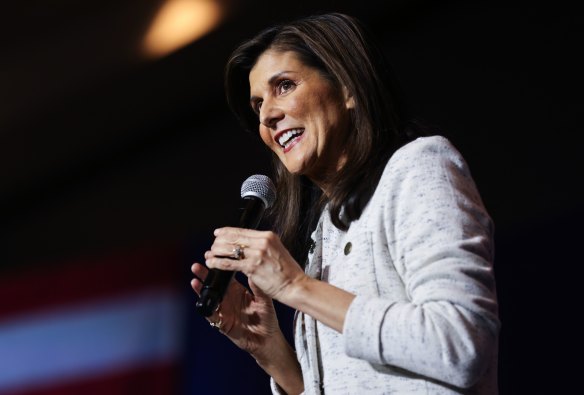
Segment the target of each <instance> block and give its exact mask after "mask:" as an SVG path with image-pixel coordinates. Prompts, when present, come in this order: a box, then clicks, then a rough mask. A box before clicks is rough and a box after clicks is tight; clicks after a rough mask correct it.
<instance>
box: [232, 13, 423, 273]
mask: <svg viewBox="0 0 584 395" xmlns="http://www.w3.org/2000/svg"><path fill="white" fill-rule="evenodd" d="M268 49H274V50H278V51H293V52H295V53H296V55H297V56H298V58H299V59H300V61H301V62H302V63H304V64H305V65H307V66H310V67H313V68H315V69H317V70H319V72H320V73H321V74H322V76H323V77H324V78H326V79H328V80H329V81H331V82H332V83H333V86H336V87H337V88H338V89H342V88H343V87H344V88H346V89H347V90H348V92H349V93H350V94H351V95H352V96H353V99H354V101H355V107H354V109H353V110H352V114H351V115H352V130H351V133H349V136H348V141H347V145H346V154H347V159H348V160H347V161H346V163H345V165H344V166H343V167H342V169H341V170H340V171H339V172H338V173H337V174H335V175H333V177H334V179H333V180H331V181H332V182H331V185H335V188H334V190H333V191H332V192H331V193H330V194H329V196H327V197H326V200H325V198H324V196H323V194H322V191H320V190H319V189H318V188H316V186H315V185H313V184H312V183H311V182H310V181H309V180H308V179H307V178H306V177H304V176H298V175H292V174H290V173H289V172H288V171H287V170H286V168H285V167H284V166H283V165H282V163H281V162H280V161H279V159H278V157H277V156H276V155H275V154H274V155H273V158H274V168H275V182H276V185H277V194H278V195H277V199H276V203H275V205H274V209H273V210H272V213H273V220H274V227H275V229H276V231H277V232H278V233H279V234H280V236H281V238H282V240H283V242H284V244H285V245H286V246H287V247H288V248H289V249H290V251H291V252H292V254H293V255H294V256H295V258H296V259H298V260H299V262H301V263H302V262H303V260H304V258H305V256H306V252H307V249H308V245H309V243H308V242H309V235H310V232H311V231H312V230H313V228H314V226H315V225H316V220H317V219H318V217H319V214H320V212H321V211H322V208H323V206H324V204H325V203H327V202H328V203H329V210H330V215H331V220H332V222H333V224H334V225H335V226H336V227H338V228H339V229H343V230H346V229H348V227H349V225H350V222H351V221H353V220H355V219H358V218H359V217H360V215H361V213H362V212H363V209H364V208H365V206H366V204H367V203H368V202H369V200H370V198H371V196H372V194H373V192H374V190H375V187H376V186H377V183H378V182H379V178H380V177H381V173H382V172H383V169H384V167H385V164H386V162H387V160H388V159H389V157H390V156H391V155H392V154H393V152H395V150H396V149H398V148H399V147H400V146H401V145H403V144H404V143H405V142H407V141H409V140H411V139H412V138H413V137H415V132H414V129H413V128H411V127H407V126H406V123H405V121H406V120H407V117H406V115H405V109H404V108H403V107H402V105H403V101H402V99H401V94H400V92H399V91H398V89H397V86H396V84H395V81H394V79H393V76H392V73H391V72H390V68H389V66H388V64H387V63H386V61H385V58H384V56H383V54H382V52H381V50H380V48H379V47H378V46H377V45H376V44H375V42H374V40H373V39H372V37H371V35H370V33H369V32H368V31H367V30H366V28H365V27H364V26H363V25H362V24H361V23H360V22H359V21H358V20H357V19H355V18H353V17H350V16H347V15H343V14H338V13H332V14H323V15H314V16H309V17H305V18H302V19H299V20H296V21H293V22H290V23H286V24H281V25H277V26H273V27H270V28H268V29H266V30H264V31H262V32H260V33H259V34H258V35H257V36H255V37H254V38H252V39H250V40H248V41H246V42H244V43H243V44H242V45H241V46H239V47H238V48H237V49H236V50H235V51H234V52H233V53H232V55H231V57H230V59H229V61H228V62H227V65H226V69H225V91H226V95H227V102H228V104H229V106H230V108H231V109H232V111H233V112H234V113H235V115H236V117H237V118H238V119H239V121H240V122H241V124H242V125H243V126H244V128H245V129H247V130H249V131H252V132H253V133H256V134H257V131H258V125H259V120H258V116H257V115H256V114H255V113H254V112H253V111H252V109H251V106H250V104H249V97H250V93H249V79H248V76H249V72H250V70H251V69H252V68H253V66H254V65H255V63H256V61H257V59H258V58H259V57H260V55H261V54H262V53H264V52H265V51H266V50H268ZM341 210H344V215H343V219H341V217H340V214H341Z"/></svg>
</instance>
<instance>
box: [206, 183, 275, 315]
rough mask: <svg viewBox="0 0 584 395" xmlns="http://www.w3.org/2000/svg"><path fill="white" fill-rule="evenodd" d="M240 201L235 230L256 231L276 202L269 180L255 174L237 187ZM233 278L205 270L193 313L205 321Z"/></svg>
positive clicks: (228, 274)
mask: <svg viewBox="0 0 584 395" xmlns="http://www.w3.org/2000/svg"><path fill="white" fill-rule="evenodd" d="M241 198H242V199H243V204H244V208H243V213H242V214H241V217H240V219H239V227H240V228H245V229H257V227H258V226H259V224H260V221H261V219H262V216H263V215H264V211H265V210H266V209H267V208H269V207H270V206H272V204H274V201H275V200H276V187H275V186H274V183H273V182H272V180H270V178H269V177H267V176H264V175H262V174H255V175H253V176H250V177H248V178H247V179H246V180H245V181H244V182H243V184H242V185H241ZM233 276H235V272H232V271H226V270H219V269H211V270H209V273H208V274H207V278H205V281H204V282H203V288H202V289H201V295H200V297H199V300H197V303H196V305H195V309H196V310H197V311H198V312H199V313H200V314H202V315H203V316H205V317H209V316H210V315H211V314H213V312H214V311H215V309H217V306H219V303H221V301H222V300H223V296H224V295H225V292H226V291H227V287H228V286H229V282H230V281H231V279H232V278H233Z"/></svg>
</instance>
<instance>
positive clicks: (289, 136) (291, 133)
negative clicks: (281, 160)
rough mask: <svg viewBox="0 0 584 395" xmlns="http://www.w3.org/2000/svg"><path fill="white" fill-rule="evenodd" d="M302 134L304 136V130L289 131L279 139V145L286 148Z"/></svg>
mask: <svg viewBox="0 0 584 395" xmlns="http://www.w3.org/2000/svg"><path fill="white" fill-rule="evenodd" d="M300 134H302V129H293V130H288V131H287V132H286V133H284V134H282V135H281V136H280V137H278V144H280V145H281V146H282V147H284V148H285V147H286V145H287V144H289V143H290V142H291V141H292V139H293V138H294V137H296V136H298V135H300Z"/></svg>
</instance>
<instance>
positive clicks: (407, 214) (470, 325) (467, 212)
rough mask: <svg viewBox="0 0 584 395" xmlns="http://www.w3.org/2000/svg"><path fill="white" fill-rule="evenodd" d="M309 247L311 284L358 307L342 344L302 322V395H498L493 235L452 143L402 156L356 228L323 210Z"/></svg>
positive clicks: (432, 142) (431, 141)
mask: <svg viewBox="0 0 584 395" xmlns="http://www.w3.org/2000/svg"><path fill="white" fill-rule="evenodd" d="M312 238H313V241H314V248H313V249H312V252H311V253H310V254H309V259H308V264H307V266H306V272H307V274H308V275H310V276H311V277H314V278H319V279H321V280H322V281H326V282H329V283H330V284H333V285H335V286H337V287H339V288H342V289H344V290H347V291H349V292H352V293H354V294H355V295H356V298H355V299H354V301H353V303H352V304H351V306H350V307H349V311H348V313H347V316H346V320H345V323H344V328H343V333H342V334H339V333H337V332H336V331H334V330H332V329H330V328H328V327H327V326H325V325H323V324H321V323H320V322H318V321H316V320H314V319H313V318H312V317H310V316H308V315H306V314H303V313H301V312H298V313H297V315H296V318H295V324H294V325H295V328H294V331H295V334H294V337H295V347H296V353H297V357H298V360H299V362H300V365H301V367H302V374H303V378H304V387H305V394H306V395H312V394H343V395H344V394H347V395H348V394H355V395H364V394H432V395H436V394H497V393H498V391H497V349H498V333H499V327H500V323H499V319H498V313H497V297H496V291H495V281H494V275H493V225H492V222H491V219H490V217H489V215H488V214H487V212H486V210H485V208H484V206H483V203H482V201H481V198H480V196H479V194H478V192H477V189H476V187H475V184H474V182H473V180H472V178H471V175H470V172H469V169H468V167H467V164H466V163H465V161H464V159H463V158H462V156H461V155H460V154H459V152H458V151H457V150H456V149H455V148H454V147H453V146H452V144H451V143H450V142H449V141H448V140H447V139H445V138H444V137H440V136H433V137H424V138H419V139H417V140H415V141H413V142H411V143H409V144H407V145H405V146H404V147H402V148H401V149H399V150H398V151H396V153H395V154H394V155H393V156H392V158H391V159H390V161H389V162H388V164H387V166H386V169H385V171H384V174H383V176H382V178H381V180H380V182H379V185H378V187H377V189H376V191H375V193H374V195H373V197H372V199H371V201H370V202H369V204H368V206H367V207H366V209H365V210H364V212H363V214H362V216H361V218H360V219H359V220H358V221H354V222H352V223H351V226H350V228H349V230H348V231H347V232H343V231H340V230H338V229H337V228H335V227H334V226H333V225H332V223H331V221H330V215H329V213H328V211H326V210H325V212H324V213H323V215H322V217H321V219H320V222H319V224H318V226H317V229H316V230H315V231H314V232H313V234H312ZM272 389H273V392H274V393H280V390H279V388H278V387H277V386H276V385H275V383H274V382H273V381H272Z"/></svg>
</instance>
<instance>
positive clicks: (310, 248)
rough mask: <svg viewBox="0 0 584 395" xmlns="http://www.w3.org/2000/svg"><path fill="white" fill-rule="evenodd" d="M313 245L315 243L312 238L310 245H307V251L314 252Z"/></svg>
mask: <svg viewBox="0 0 584 395" xmlns="http://www.w3.org/2000/svg"><path fill="white" fill-rule="evenodd" d="M314 247H316V243H315V242H314V240H313V241H312V242H311V243H310V246H309V247H308V253H309V254H312V253H313V252H314Z"/></svg>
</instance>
